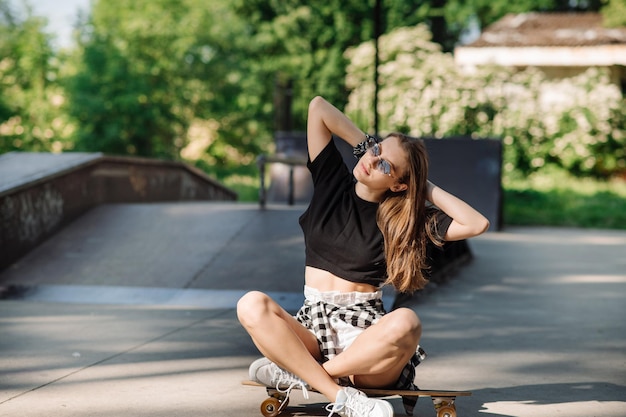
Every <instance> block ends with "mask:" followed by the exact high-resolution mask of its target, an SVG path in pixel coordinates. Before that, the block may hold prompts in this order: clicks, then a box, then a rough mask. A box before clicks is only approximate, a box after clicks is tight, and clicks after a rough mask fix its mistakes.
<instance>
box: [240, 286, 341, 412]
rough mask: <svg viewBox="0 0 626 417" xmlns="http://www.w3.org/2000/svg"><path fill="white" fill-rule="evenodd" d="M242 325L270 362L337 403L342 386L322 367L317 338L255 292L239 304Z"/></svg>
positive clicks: (259, 293) (263, 296) (273, 302)
mask: <svg viewBox="0 0 626 417" xmlns="http://www.w3.org/2000/svg"><path fill="white" fill-rule="evenodd" d="M237 317H238V318H239V322H240V323H241V324H242V326H243V327H244V328H245V329H246V331H247V332H248V333H249V334H250V336H251V337H252V341H253V342H254V344H255V345H256V346H257V348H258V349H259V351H260V352H261V353H262V354H263V355H264V356H265V357H266V358H268V359H269V360H271V361H272V362H274V363H275V364H276V365H278V366H280V367H281V368H282V369H285V370H287V371H289V372H291V373H293V374H295V375H298V376H300V377H301V378H302V379H304V380H305V381H306V382H307V383H308V384H309V385H311V386H312V387H314V388H315V389H316V390H318V391H319V392H321V393H322V394H323V395H325V396H326V397H327V398H328V399H329V400H330V401H331V402H332V401H335V398H336V396H337V392H338V391H339V390H340V389H341V387H340V386H339V385H337V383H336V382H335V381H334V380H333V379H332V378H331V377H330V376H329V375H328V373H327V372H326V371H325V370H324V368H322V366H321V365H320V364H319V363H318V361H317V359H319V358H320V356H321V354H320V351H319V346H318V343H317V340H316V339H315V336H314V335H313V334H312V333H311V332H309V331H308V330H307V329H306V328H305V327H304V326H302V325H301V324H300V323H299V322H298V321H297V320H296V319H295V318H293V317H292V316H291V315H290V314H289V313H287V312H286V311H285V310H284V309H283V308H282V307H280V306H279V305H278V304H277V303H276V302H275V301H274V300H272V299H271V298H270V297H269V296H267V295H266V294H263V293H261V292H258V291H251V292H249V293H247V294H246V295H244V296H243V297H242V298H241V299H240V300H239V302H238V303H237Z"/></svg>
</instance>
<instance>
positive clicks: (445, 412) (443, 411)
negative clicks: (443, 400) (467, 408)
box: [437, 405, 456, 417]
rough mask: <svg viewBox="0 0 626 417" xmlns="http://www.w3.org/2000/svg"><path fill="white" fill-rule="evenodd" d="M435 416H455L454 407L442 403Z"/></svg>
mask: <svg viewBox="0 0 626 417" xmlns="http://www.w3.org/2000/svg"><path fill="white" fill-rule="evenodd" d="M437 417H456V409H455V408H454V406H453V405H444V406H443V407H441V408H439V409H438V410H437Z"/></svg>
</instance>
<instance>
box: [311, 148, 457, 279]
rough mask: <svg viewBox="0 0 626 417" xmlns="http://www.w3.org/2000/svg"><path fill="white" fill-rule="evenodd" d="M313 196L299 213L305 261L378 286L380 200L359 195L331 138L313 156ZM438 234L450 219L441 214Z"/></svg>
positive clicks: (382, 273) (383, 272) (381, 272)
mask: <svg viewBox="0 0 626 417" xmlns="http://www.w3.org/2000/svg"><path fill="white" fill-rule="evenodd" d="M307 167H308V168H309V170H310V171H311V175H312V177H313V189H314V191H313V197H312V198H311V202H310V204H309V207H308V208H307V210H306V211H305V212H304V213H303V214H302V216H300V220H299V222H300V227H301V228H302V231H303V232H304V242H305V247H306V265H307V266H312V267H314V268H319V269H323V270H325V271H329V272H330V273H332V274H334V275H336V276H338V277H340V278H343V279H345V280H348V281H352V282H357V283H363V284H370V285H373V286H375V287H379V286H380V285H381V284H382V283H383V282H384V281H385V279H386V277H387V265H386V263H385V250H384V240H383V235H382V233H381V231H380V229H379V228H378V225H377V223H376V212H377V210H378V203H372V202H369V201H366V200H363V199H361V198H360V197H359V196H357V194H356V190H355V187H354V186H355V179H354V177H353V175H352V173H351V172H350V171H349V170H348V167H347V166H346V165H345V164H344V162H343V159H342V157H341V154H340V153H339V151H338V150H337V148H336V146H335V144H334V142H333V141H332V140H331V141H330V142H329V143H328V145H327V146H326V147H325V148H324V149H323V150H322V152H321V153H320V154H319V155H318V156H317V158H315V160H314V161H312V162H311V160H310V159H309V161H308V162H307ZM438 214H439V215H440V216H441V218H440V222H439V234H440V235H441V236H444V235H445V233H446V231H447V229H448V226H449V225H450V222H451V221H452V219H451V218H450V217H449V216H447V215H446V214H445V213H443V212H442V211H439V213H438Z"/></svg>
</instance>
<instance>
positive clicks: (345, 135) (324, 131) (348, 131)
mask: <svg viewBox="0 0 626 417" xmlns="http://www.w3.org/2000/svg"><path fill="white" fill-rule="evenodd" d="M333 134H335V135H337V136H339V137H340V138H342V139H343V140H345V141H346V142H348V143H349V144H350V145H352V146H356V145H357V144H359V143H360V142H361V141H363V140H364V139H365V133H363V131H362V130H361V129H359V128H358V127H357V126H356V125H355V124H354V123H353V122H352V120H350V119H349V118H348V117H347V116H346V115H345V114H343V113H342V112H341V111H339V109H337V108H336V107H335V106H333V105H332V104H330V103H329V102H328V101H326V100H325V99H323V98H322V97H320V96H317V97H315V98H313V100H311V102H310V103H309V115H308V119H307V144H308V147H309V157H310V158H311V161H313V160H314V159H315V158H316V157H317V155H319V153H320V152H321V151H322V150H323V149H324V148H325V147H326V145H328V142H329V141H330V140H331V138H332V135H333Z"/></svg>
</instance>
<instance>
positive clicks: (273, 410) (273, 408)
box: [261, 397, 281, 417]
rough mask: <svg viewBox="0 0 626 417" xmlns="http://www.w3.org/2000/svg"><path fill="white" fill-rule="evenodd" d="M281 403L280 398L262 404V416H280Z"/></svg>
mask: <svg viewBox="0 0 626 417" xmlns="http://www.w3.org/2000/svg"><path fill="white" fill-rule="evenodd" d="M280 410H281V408H280V401H279V400H278V398H274V397H270V398H267V399H265V400H264V401H263V402H262V403H261V414H263V415H264V416H265V417H276V416H277V415H278V414H280Z"/></svg>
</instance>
